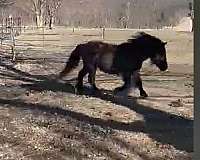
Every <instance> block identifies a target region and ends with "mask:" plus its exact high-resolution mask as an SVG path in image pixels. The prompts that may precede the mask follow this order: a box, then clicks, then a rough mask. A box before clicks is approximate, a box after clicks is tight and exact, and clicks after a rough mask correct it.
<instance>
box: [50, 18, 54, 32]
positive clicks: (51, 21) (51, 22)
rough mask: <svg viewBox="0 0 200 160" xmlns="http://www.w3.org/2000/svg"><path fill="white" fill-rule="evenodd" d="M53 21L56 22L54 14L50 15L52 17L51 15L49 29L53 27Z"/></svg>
mask: <svg viewBox="0 0 200 160" xmlns="http://www.w3.org/2000/svg"><path fill="white" fill-rule="evenodd" d="M53 23H54V17H53V16H50V17H49V29H52V28H53Z"/></svg>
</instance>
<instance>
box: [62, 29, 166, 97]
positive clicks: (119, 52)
mask: <svg viewBox="0 0 200 160" xmlns="http://www.w3.org/2000/svg"><path fill="white" fill-rule="evenodd" d="M166 44H167V42H163V41H161V40H160V39H158V38H156V37H154V36H152V35H149V34H147V33H145V32H139V33H138V34H136V35H135V36H132V38H131V39H129V40H128V41H127V42H125V43H122V44H119V45H114V44H109V43H104V42H101V41H89V42H87V43H84V44H79V45H78V46H77V47H76V48H75V49H74V50H73V51H72V53H71V55H70V58H69V60H68V62H67V63H66V66H65V68H64V70H63V71H62V72H60V74H59V78H62V77H64V76H65V75H66V74H68V73H69V72H70V71H71V70H72V69H74V68H75V67H77V66H78V63H79V61H80V58H82V60H83V68H82V69H81V71H80V72H79V74H78V82H77V84H76V87H77V89H81V88H82V87H83V78H84V76H85V75H86V74H87V73H88V74H89V75H88V82H89V83H90V84H91V85H92V86H93V88H94V89H95V90H97V89H98V88H97V87H96V85H95V75H96V70H97V68H99V69H100V70H101V71H103V72H105V73H108V74H116V75H121V76H122V78H123V81H124V84H123V85H122V86H121V87H118V88H116V89H115V91H116V92H118V91H123V90H125V89H128V90H129V89H131V88H132V87H133V80H134V82H135V83H134V85H135V87H137V88H138V89H139V91H140V96H142V97H147V96H148V95H147V93H146V92H145V90H144V89H143V86H142V80H141V78H140V75H139V70H140V69H141V67H142V63H143V61H145V60H147V59H148V58H150V60H151V62H152V64H155V65H156V66H157V67H158V68H159V69H160V70H161V71H165V70H167V68H168V64H167V58H166V49H165V45H166Z"/></svg>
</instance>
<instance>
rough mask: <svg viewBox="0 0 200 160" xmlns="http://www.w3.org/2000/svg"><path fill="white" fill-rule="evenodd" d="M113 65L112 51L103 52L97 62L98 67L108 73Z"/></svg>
mask: <svg viewBox="0 0 200 160" xmlns="http://www.w3.org/2000/svg"><path fill="white" fill-rule="evenodd" d="M112 65H113V53H106V54H103V55H102V56H101V57H100V59H99V62H98V67H99V69H100V70H102V71H104V72H107V73H110V72H112Z"/></svg>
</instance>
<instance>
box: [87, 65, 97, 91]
mask: <svg viewBox="0 0 200 160" xmlns="http://www.w3.org/2000/svg"><path fill="white" fill-rule="evenodd" d="M95 76H96V67H90V68H89V75H88V82H89V83H90V84H91V86H92V87H93V89H94V90H98V88H97V86H96V84H95Z"/></svg>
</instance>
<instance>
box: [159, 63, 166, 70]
mask: <svg viewBox="0 0 200 160" xmlns="http://www.w3.org/2000/svg"><path fill="white" fill-rule="evenodd" d="M159 69H160V70H161V71H166V70H167V69H168V65H167V64H166V65H160V66H159Z"/></svg>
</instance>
